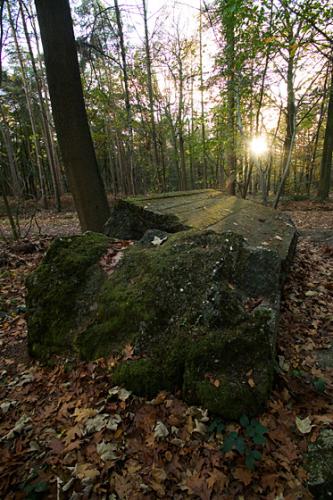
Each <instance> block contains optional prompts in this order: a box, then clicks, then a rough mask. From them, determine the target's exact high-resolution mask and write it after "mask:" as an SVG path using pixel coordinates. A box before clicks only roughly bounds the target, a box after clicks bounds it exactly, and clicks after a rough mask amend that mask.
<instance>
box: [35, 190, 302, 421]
mask: <svg viewBox="0 0 333 500" xmlns="http://www.w3.org/2000/svg"><path fill="white" fill-rule="evenodd" d="M199 193H200V195H198V197H199V198H200V203H201V204H202V203H205V206H206V210H205V213H206V212H207V213H208V214H209V213H210V212H209V210H210V209H212V204H214V203H215V202H216V199H215V198H218V199H219V196H220V195H218V196H217V195H215V193H216V192H214V191H213V194H212V193H211V192H210V191H209V195H207V193H206V192H199ZM205 193H206V194H205ZM193 196H194V194H192V195H191V194H190V195H188V197H187V198H186V196H185V197H184V199H183V200H182V203H183V210H184V211H186V212H188V211H189V210H190V207H189V205H190V206H192V211H193V213H196V211H197V216H200V217H204V215H203V214H200V215H198V213H199V212H198V211H199V206H200V203H199V202H198V199H196V202H194V201H193ZM191 197H192V198H191ZM180 198H181V197H180V196H175V197H172V196H170V197H167V196H164V197H162V198H159V199H158V200H159V202H160V200H161V199H162V202H163V204H164V208H163V207H161V213H162V209H165V205H167V206H168V207H169V209H170V214H169V215H170V216H171V215H172V216H171V218H170V217H169V215H168V216H167V220H168V223H169V222H170V221H172V224H173V229H175V227H177V224H178V227H181V229H182V230H181V231H180V232H178V233H176V234H171V233H173V231H172V230H171V229H170V225H169V226H168V227H167V228H166V225H167V224H166V225H163V227H161V226H156V227H150V228H149V227H148V228H147V224H146V222H142V224H141V226H140V227H141V229H140V231H137V233H136V234H137V239H141V238H142V236H143V235H144V234H145V236H144V238H143V241H141V242H139V243H137V244H135V245H133V246H129V247H128V248H126V249H124V250H123V258H122V259H121V260H120V261H119V262H117V265H116V266H115V267H114V269H113V271H112V273H111V274H108V273H106V272H105V271H104V270H103V268H102V267H101V265H100V262H101V259H102V258H103V255H105V254H107V252H108V249H109V246H110V244H111V243H112V240H110V239H109V238H108V237H107V236H104V235H97V234H93V233H87V234H84V235H82V236H75V237H72V238H62V239H58V240H56V241H55V242H54V243H53V245H52V246H51V247H50V249H49V251H48V253H47V255H46V257H45V259H44V261H43V262H42V264H41V265H40V266H39V268H38V269H37V270H36V271H35V272H34V273H33V274H32V275H31V276H30V277H29V279H28V281H27V289H28V294H27V306H28V317H27V321H28V332H29V333H28V340H29V350H30V353H31V355H32V356H34V357H37V358H39V359H45V358H47V357H49V356H51V355H53V354H68V353H69V354H72V355H73V354H76V355H77V356H79V357H81V358H83V359H94V358H98V357H101V356H108V355H109V354H110V353H112V352H121V351H122V349H123V347H124V346H125V345H126V344H130V345H131V346H133V350H134V352H135V359H133V360H128V361H126V362H123V363H121V364H119V365H117V367H116V369H115V371H114V373H113V382H114V383H116V384H118V385H123V386H125V387H126V388H127V389H129V390H131V391H133V392H135V393H137V394H140V395H145V396H149V397H154V396H155V395H156V394H157V393H158V392H159V391H160V390H163V389H164V390H168V391H175V390H177V389H180V390H181V391H182V393H183V397H184V399H185V400H186V401H188V402H190V403H193V404H199V405H201V406H203V407H205V408H207V409H209V410H210V411H212V412H214V413H218V414H220V415H222V416H224V417H226V418H238V417H239V416H240V415H242V414H248V415H253V414H255V413H257V412H258V411H259V410H260V409H262V408H263V407H264V405H265V402H266V400H267V398H268V396H269V393H270V390H271V387H272V383H273V372H274V360H275V345H276V327H277V320H278V312H279V303H280V291H281V283H282V277H283V270H282V267H283V262H286V260H287V255H288V256H290V255H291V253H292V249H293V246H294V244H295V234H296V233H295V231H293V232H292V231H291V229H290V227H289V226H288V230H286V233H285V234H286V236H285V238H284V239H283V241H280V240H277V239H276V238H274V236H275V234H276V232H275V230H276V227H275V226H274V225H273V223H272V220H271V222H270V223H269V224H268V225H267V226H266V228H265V231H266V233H267V234H265V237H264V238H265V241H271V242H272V245H271V246H268V247H261V246H260V245H257V246H256V245H255V244H254V243H255V239H254V237H252V239H251V244H248V242H247V241H245V238H244V237H243V236H242V235H241V234H235V232H233V231H230V230H227V231H226V232H223V231H222V229H221V230H218V231H217V230H211V229H205V228H204V229H203V230H201V229H192V230H185V226H186V224H185V219H184V220H183V221H182V222H179V220H180V219H179V218H177V217H178V216H177V217H176V216H174V215H173V214H171V209H172V210H173V208H172V206H171V205H172V203H173V204H174V205H177V206H178V207H179V201H180ZM191 200H192V201H191ZM137 202H138V200H137V199H136V202H135V203H137ZM162 202H161V203H162ZM147 203H148V205H149V203H151V205H153V204H154V203H157V201H156V200H155V198H154V199H152V200H151V202H149V201H147V199H146V200H145V206H147ZM219 203H220V202H219ZM235 203H237V202H235ZM243 203H245V204H246V202H244V201H242V207H245V206H246V205H243ZM151 205H149V207H150V208H151ZM252 205H253V204H250V205H249V206H250V208H249V209H248V212H249V213H252V212H251V210H253V207H252ZM126 207H127V202H126ZM222 207H223V204H222V205H221V206H220V205H219V209H218V210H219V213H220V216H221V213H223V214H225V213H228V217H233V216H234V215H235V214H234V213H233V212H232V209H231V208H228V207H231V205H228V207H225V206H224V209H223V210H224V211H223V210H222ZM123 209H124V206H123V208H122V209H121V210H123ZM124 210H125V209H124ZM130 210H131V209H130ZM179 210H180V208H179ZM227 210H228V211H227ZM242 210H243V208H242ZM126 211H127V208H126V210H125V211H124V212H123V215H124V213H126ZM142 211H147V208H142V207H141V208H140V210H139V213H140V214H141V215H142ZM259 211H263V212H264V214H265V215H264V217H263V218H264V219H265V221H268V220H269V219H270V217H278V216H279V215H278V213H277V212H274V216H273V215H272V214H271V211H270V210H269V209H265V208H263V207H260V208H259ZM266 211H267V212H266ZM134 212H135V213H136V214H137V213H138V212H137V210H136V208H135V210H134ZM244 213H245V212H244ZM252 215H253V213H252ZM163 217H164V215H163V216H162V215H160V214H159V215H158V217H157V219H154V220H155V222H156V220H158V222H159V223H160V222H161V221H162V219H163ZM208 217H209V221H210V222H209V224H208V225H211V223H212V221H213V216H212V214H211V215H209V216H208ZM261 217H262V215H261ZM148 218H150V219H149V220H150V221H153V219H152V218H151V216H150V215H149V216H148ZM163 220H164V222H165V219H163ZM214 220H215V219H214ZM237 221H238V224H239V225H238V226H237V228H240V230H241V229H242V224H243V225H244V224H245V226H246V227H245V226H244V231H245V232H246V231H247V230H249V228H248V226H247V222H246V223H245V222H244V219H243V217H242V216H241V217H239V218H238V219H237ZM164 222H163V224H164ZM152 223H153V222H152ZM265 223H266V222H265ZM265 223H263V222H260V225H261V226H264V225H265ZM117 224H118V223H117ZM117 224H116V227H118V229H119V228H120V227H121V226H120V225H117ZM119 224H120V223H119ZM131 224H132V222H130V223H129V225H128V226H127V229H128V228H129V227H130V226H131V227H132V225H131ZM156 224H157V222H156ZM172 224H171V225H172ZM214 224H215V225H216V223H214ZM279 224H284V223H282V222H279ZM136 227H137V228H138V227H139V225H137V226H136ZM233 227H234V226H233ZM269 227H271V233H270V234H268V233H269ZM127 229H126V230H127ZM215 229H216V228H215ZM147 231H148V233H147ZM237 232H238V229H237ZM111 233H112V232H111ZM139 233H140V234H139ZM141 233H142V234H141ZM166 233H167V234H166ZM112 234H115V233H112ZM118 234H119V233H118ZM279 234H283V233H282V232H281V226H280V230H279ZM127 235H128V237H130V238H133V233H131V234H129V232H128V233H127ZM166 236H167V238H166V239H165V237H166ZM121 237H122V238H123V237H124V234H122V235H121ZM154 238H159V239H160V240H161V241H162V243H161V244H159V245H154V244H152V242H153V241H154ZM248 239H249V238H248ZM259 240H260V241H262V240H263V235H260V238H259ZM288 258H289V257H288ZM92 305H94V307H92Z"/></svg>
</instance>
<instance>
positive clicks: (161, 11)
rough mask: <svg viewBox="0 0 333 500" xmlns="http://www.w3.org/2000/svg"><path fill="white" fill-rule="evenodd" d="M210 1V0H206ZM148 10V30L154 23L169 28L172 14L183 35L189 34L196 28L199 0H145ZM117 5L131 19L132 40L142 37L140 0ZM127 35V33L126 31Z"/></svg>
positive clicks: (150, 29) (165, 28)
mask: <svg viewBox="0 0 333 500" xmlns="http://www.w3.org/2000/svg"><path fill="white" fill-rule="evenodd" d="M105 3H107V4H109V5H112V4H113V2H112V0H106V1H105ZM207 3H210V2H207ZM146 5H147V10H148V24H149V31H150V32H151V33H153V31H154V29H155V27H156V25H162V24H163V27H164V30H166V31H167V30H168V26H169V27H170V29H171V24H172V16H174V19H175V20H179V22H180V26H181V28H182V32H183V34H184V35H185V36H190V35H191V34H193V32H194V31H195V30H196V29H197V26H198V24H197V19H196V16H197V15H198V12H199V8H200V0H184V1H182V0H146ZM119 7H120V8H121V10H122V12H123V13H127V14H126V16H127V18H128V20H129V21H132V23H131V24H132V25H133V26H134V30H133V32H132V34H131V36H132V37H133V39H134V41H135V39H136V38H142V36H143V25H142V0H123V1H121V0H120V1H119ZM127 36H128V33H127Z"/></svg>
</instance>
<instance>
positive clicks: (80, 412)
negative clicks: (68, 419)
mask: <svg viewBox="0 0 333 500" xmlns="http://www.w3.org/2000/svg"><path fill="white" fill-rule="evenodd" d="M96 414H97V411H96V410H94V409H93V408H76V410H75V412H74V417H75V420H76V421H77V422H84V421H86V420H87V419H88V418H90V417H94V416H95V415H96Z"/></svg>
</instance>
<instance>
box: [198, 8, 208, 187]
mask: <svg viewBox="0 0 333 500" xmlns="http://www.w3.org/2000/svg"><path fill="white" fill-rule="evenodd" d="M199 52H200V53H199V56H200V57H199V63H200V64H199V66H200V67H199V70H200V104H201V141H202V159H203V174H204V187H205V188H207V187H208V165H207V141H206V124H205V100H204V85H203V68H202V63H203V48H202V3H201V0H200V20H199Z"/></svg>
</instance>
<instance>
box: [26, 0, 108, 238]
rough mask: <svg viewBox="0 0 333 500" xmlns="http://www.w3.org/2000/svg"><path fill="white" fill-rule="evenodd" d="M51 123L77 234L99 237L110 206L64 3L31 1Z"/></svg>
mask: <svg viewBox="0 0 333 500" xmlns="http://www.w3.org/2000/svg"><path fill="white" fill-rule="evenodd" d="M35 3H36V9H37V17H38V22H39V26H40V32H41V38H42V43H43V48H44V57H45V66H46V73H47V80H48V84H49V92H50V98H51V105H52V111H53V118H54V123H55V127H56V132H57V136H58V141H59V145H60V150H61V153H62V156H63V160H64V165H65V169H66V174H67V177H68V181H69V185H70V189H71V192H72V194H73V197H74V201H75V206H76V208H77V211H78V215H79V219H80V224H81V229H82V230H83V231H86V230H91V231H97V232H102V231H103V228H104V223H105V222H106V220H107V219H108V217H109V206H108V202H107V198H106V193H105V190H104V186H103V183H102V179H101V176H100V173H99V170H98V165H97V160H96V155H95V151H94V146H93V143H92V138H91V134H90V129H89V125H88V120H87V114H86V109H85V105H84V98H83V91H82V84H81V79H80V70H79V64H78V58H77V53H76V47H75V38H74V32H73V23H72V18H71V12H70V7H69V1H68V0H57V2H54V1H53V0H35Z"/></svg>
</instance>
